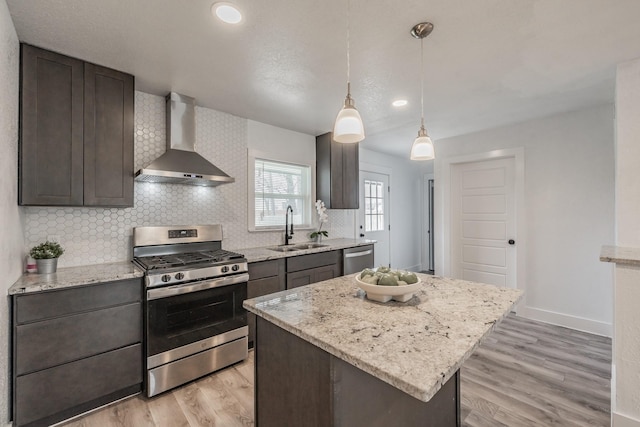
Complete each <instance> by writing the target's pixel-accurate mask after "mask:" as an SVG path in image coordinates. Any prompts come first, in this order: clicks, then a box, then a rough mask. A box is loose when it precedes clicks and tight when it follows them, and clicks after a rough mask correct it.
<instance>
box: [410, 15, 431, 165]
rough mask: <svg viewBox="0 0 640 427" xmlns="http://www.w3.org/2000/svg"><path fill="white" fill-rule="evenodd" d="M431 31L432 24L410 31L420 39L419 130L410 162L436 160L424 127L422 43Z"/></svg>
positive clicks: (422, 25) (420, 25) (421, 24)
mask: <svg viewBox="0 0 640 427" xmlns="http://www.w3.org/2000/svg"><path fill="white" fill-rule="evenodd" d="M431 31H433V24H432V23H431V22H421V23H419V24H416V25H414V27H413V28H412V29H411V35H412V36H413V37H415V38H416V39H420V89H421V95H420V108H421V116H420V130H419V131H418V137H417V138H416V139H415V140H414V141H413V145H412V146H411V155H410V159H411V160H433V159H435V158H436V152H435V149H434V147H433V141H431V138H430V137H429V134H428V133H427V130H426V129H425V127H424V48H423V43H422V41H423V40H424V38H425V37H427V36H428V35H429V34H431Z"/></svg>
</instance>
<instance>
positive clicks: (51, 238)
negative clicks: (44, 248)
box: [47, 234, 60, 243]
mask: <svg viewBox="0 0 640 427" xmlns="http://www.w3.org/2000/svg"><path fill="white" fill-rule="evenodd" d="M47 240H48V241H49V242H58V243H60V236H59V235H57V234H49V235H47Z"/></svg>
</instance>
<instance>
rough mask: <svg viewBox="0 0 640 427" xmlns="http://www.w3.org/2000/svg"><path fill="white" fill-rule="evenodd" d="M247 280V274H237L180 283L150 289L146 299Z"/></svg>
mask: <svg viewBox="0 0 640 427" xmlns="http://www.w3.org/2000/svg"><path fill="white" fill-rule="evenodd" d="M248 281H249V274H247V273H245V274H240V275H237V276H230V277H222V278H219V279H213V280H204V281H201V282H197V283H194V284H192V285H189V284H182V285H175V286H169V287H166V288H158V289H150V290H148V291H147V300H154V299H160V298H167V297H172V296H175V295H181V294H188V293H190V292H197V291H203V290H205V289H212V288H219V287H221V286H229V285H235V284H236V283H243V282H248Z"/></svg>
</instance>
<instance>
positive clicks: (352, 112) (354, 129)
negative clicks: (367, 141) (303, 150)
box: [333, 84, 364, 144]
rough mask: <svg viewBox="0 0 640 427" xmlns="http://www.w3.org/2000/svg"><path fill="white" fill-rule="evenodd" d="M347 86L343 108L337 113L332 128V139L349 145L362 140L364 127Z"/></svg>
mask: <svg viewBox="0 0 640 427" xmlns="http://www.w3.org/2000/svg"><path fill="white" fill-rule="evenodd" d="M349 86H350V85H349V84H348V85H347V98H346V99H345V100H344V107H342V110H340V111H339V112H338V116H337V117H336V123H335V125H334V126H333V139H334V140H335V141H336V142H342V143H346V144H351V143H355V142H360V141H362V140H363V139H364V125H363V124H362V118H361V117H360V113H358V110H356V107H355V106H354V105H353V99H352V98H351V94H350V93H349V92H350V90H349V89H350V88H349Z"/></svg>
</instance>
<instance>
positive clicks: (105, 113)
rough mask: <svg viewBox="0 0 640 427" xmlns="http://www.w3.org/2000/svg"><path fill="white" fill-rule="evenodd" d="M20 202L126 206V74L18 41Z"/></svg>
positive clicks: (129, 104) (129, 179)
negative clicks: (19, 72) (19, 63)
mask: <svg viewBox="0 0 640 427" xmlns="http://www.w3.org/2000/svg"><path fill="white" fill-rule="evenodd" d="M20 87H21V92H20V150H19V174H20V177H19V192H18V194H19V196H18V197H19V199H18V203H19V204H20V205H34V206H111V207H126V206H133V118H134V110H133V97H134V78H133V76H132V75H130V74H126V73H122V72H120V71H116V70H112V69H109V68H105V67H101V66H98V65H94V64H90V63H87V62H83V61H81V60H78V59H75V58H70V57H68V56H65V55H61V54H58V53H55V52H50V51H47V50H44V49H40V48H37V47H34V46H30V45H26V44H23V45H21V86H20Z"/></svg>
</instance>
